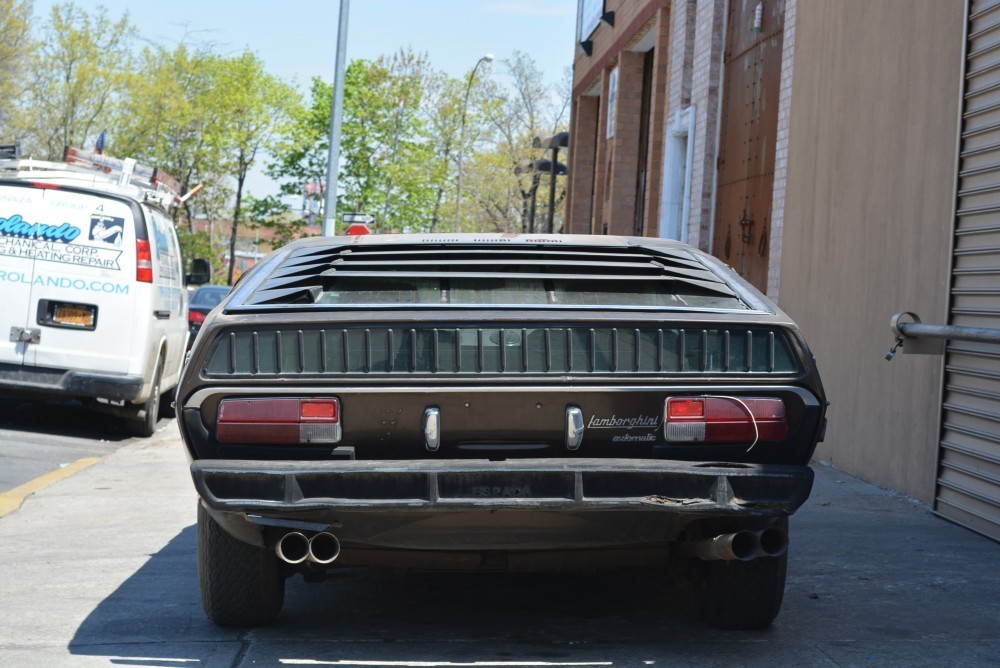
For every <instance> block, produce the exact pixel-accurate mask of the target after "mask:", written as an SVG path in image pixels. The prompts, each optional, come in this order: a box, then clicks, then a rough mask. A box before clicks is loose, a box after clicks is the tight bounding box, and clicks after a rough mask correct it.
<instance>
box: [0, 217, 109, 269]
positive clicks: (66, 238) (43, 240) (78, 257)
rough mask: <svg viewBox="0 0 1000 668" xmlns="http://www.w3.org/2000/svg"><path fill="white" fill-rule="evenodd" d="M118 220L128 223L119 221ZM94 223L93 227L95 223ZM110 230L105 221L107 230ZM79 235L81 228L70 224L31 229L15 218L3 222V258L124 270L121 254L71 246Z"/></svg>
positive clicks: (0, 241)
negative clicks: (120, 264)
mask: <svg viewBox="0 0 1000 668" xmlns="http://www.w3.org/2000/svg"><path fill="white" fill-rule="evenodd" d="M115 220H120V221H121V222H122V223H124V222H125V221H124V219H120V218H119V219H115ZM91 222H92V227H93V222H94V221H93V220H92V221H91ZM107 229H108V227H107V221H105V230H107ZM119 229H121V227H119ZM80 233H81V230H80V228H79V227H76V226H75V225H70V224H69V223H63V224H62V225H60V226H59V227H56V226H54V225H42V224H39V223H35V224H33V225H29V224H28V223H26V222H24V219H23V218H21V216H19V215H16V214H15V215H13V216H11V217H9V218H0V256H4V255H5V256H7V257H22V258H25V259H28V260H41V261H44V262H58V263H60V264H72V265H76V266H81V267H96V268H98V269H111V270H113V271H120V270H121V266H119V264H118V259H119V258H120V257H121V254H122V251H120V250H116V249H114V248H95V247H93V246H84V245H82V244H74V243H71V242H72V241H73V240H74V239H76V238H77V237H78V236H80ZM110 236H113V233H112V235H109V238H110ZM119 237H120V232H119Z"/></svg>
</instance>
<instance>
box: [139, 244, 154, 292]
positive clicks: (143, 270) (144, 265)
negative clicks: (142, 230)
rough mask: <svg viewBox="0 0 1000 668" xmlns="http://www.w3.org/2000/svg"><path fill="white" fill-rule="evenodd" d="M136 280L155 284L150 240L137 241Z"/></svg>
mask: <svg viewBox="0 0 1000 668" xmlns="http://www.w3.org/2000/svg"><path fill="white" fill-rule="evenodd" d="M135 280H137V281H139V282H140V283H152V282H153V251H152V249H151V248H150V246H149V239H136V241H135Z"/></svg>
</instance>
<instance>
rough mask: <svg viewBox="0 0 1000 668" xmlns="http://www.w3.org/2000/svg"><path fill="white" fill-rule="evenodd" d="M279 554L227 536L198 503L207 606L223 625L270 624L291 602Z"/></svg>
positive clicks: (202, 580) (211, 616)
mask: <svg viewBox="0 0 1000 668" xmlns="http://www.w3.org/2000/svg"><path fill="white" fill-rule="evenodd" d="M279 566H280V564H279V562H278V557H277V555H275V554H274V552H273V551H271V550H266V549H264V548H261V547H257V546H256V545H249V544H247V543H244V542H243V541H240V540H237V539H235V538H233V537H232V536H230V535H229V534H228V533H226V531H225V529H223V528H222V527H221V526H219V524H218V523H217V522H216V521H215V520H213V519H212V516H211V515H209V514H208V511H206V510H205V508H204V506H202V505H201V504H200V503H199V504H198V580H199V583H200V585H201V607H202V608H203V609H204V610H205V614H206V615H208V617H209V619H211V620H212V621H213V622H215V623H216V624H218V625H219V626H236V627H248V626H266V625H268V624H270V623H272V622H273V621H274V620H275V618H276V617H277V616H278V613H279V612H280V611H281V606H282V604H283V603H284V601H285V579H284V577H283V576H282V575H281V571H280V568H279Z"/></svg>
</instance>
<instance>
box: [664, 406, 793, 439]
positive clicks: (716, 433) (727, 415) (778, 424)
mask: <svg viewBox="0 0 1000 668" xmlns="http://www.w3.org/2000/svg"><path fill="white" fill-rule="evenodd" d="M664 416H665V417H664V426H663V431H664V436H665V437H666V439H667V441H670V442H672V443H758V442H775V441H783V440H785V439H786V438H788V421H787V419H786V416H785V402H784V401H782V400H781V399H775V398H770V397H719V396H712V397H670V398H668V399H667V402H666V406H665V408H664Z"/></svg>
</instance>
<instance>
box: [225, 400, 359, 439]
mask: <svg viewBox="0 0 1000 668" xmlns="http://www.w3.org/2000/svg"><path fill="white" fill-rule="evenodd" d="M215 437H216V439H217V440H218V441H219V442H220V443H338V442H340V401H338V400H337V399H334V398H329V399H327V398H321V399H301V398H297V397H296V398H281V399H224V400H223V401H221V402H219V415H218V421H217V426H216V432H215Z"/></svg>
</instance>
